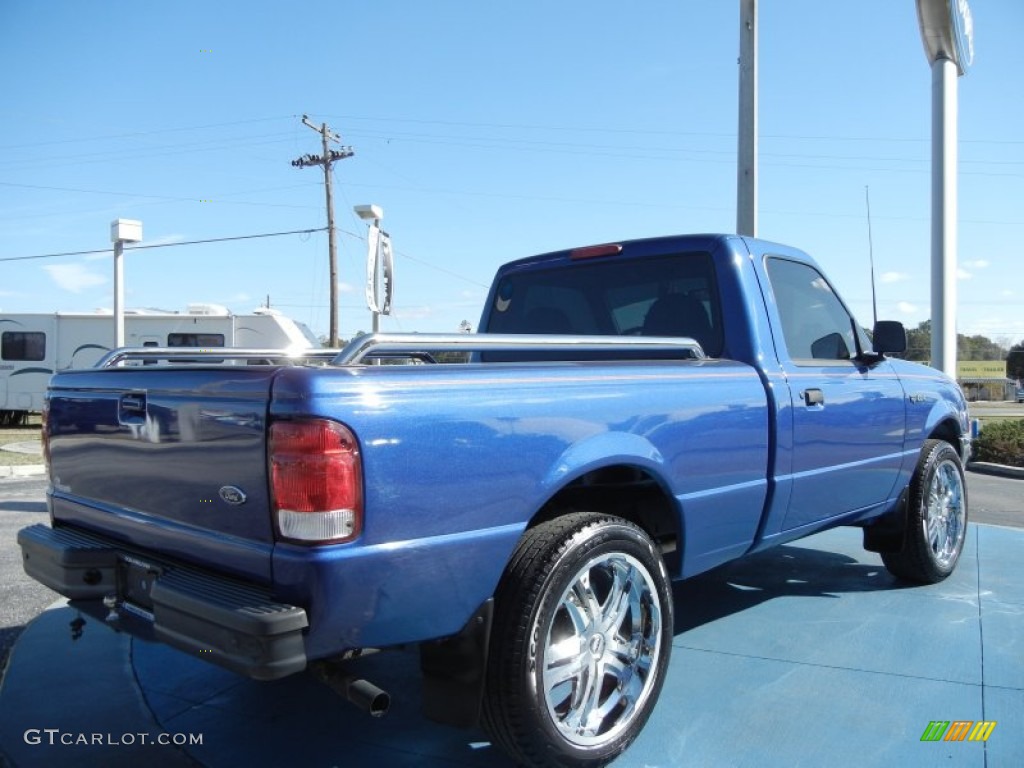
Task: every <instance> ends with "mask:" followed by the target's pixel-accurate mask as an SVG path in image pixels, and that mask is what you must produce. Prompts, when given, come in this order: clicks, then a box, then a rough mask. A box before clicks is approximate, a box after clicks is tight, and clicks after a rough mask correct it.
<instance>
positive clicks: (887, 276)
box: [879, 272, 910, 283]
mask: <svg viewBox="0 0 1024 768" xmlns="http://www.w3.org/2000/svg"><path fill="white" fill-rule="evenodd" d="M909 279H910V275H907V274H904V273H903V272H883V273H882V276H881V277H880V278H879V280H880V281H881V282H883V283H902V282H903V281H904V280H909Z"/></svg>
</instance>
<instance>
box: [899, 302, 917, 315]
mask: <svg viewBox="0 0 1024 768" xmlns="http://www.w3.org/2000/svg"><path fill="white" fill-rule="evenodd" d="M896 308H897V309H898V310H899V311H900V312H902V313H903V314H904V315H912V314H914V313H915V312H917V305H916V304H911V303H910V302H909V301H901V302H899V303H898V304H897V305H896Z"/></svg>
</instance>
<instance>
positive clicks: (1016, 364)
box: [1006, 340, 1024, 381]
mask: <svg viewBox="0 0 1024 768" xmlns="http://www.w3.org/2000/svg"><path fill="white" fill-rule="evenodd" d="M1006 375H1007V377H1009V378H1011V379H1017V380H1018V381H1020V380H1022V379H1024V340H1021V341H1020V342H1018V343H1017V344H1014V345H1013V346H1012V347H1010V351H1009V352H1008V353H1007V354H1006Z"/></svg>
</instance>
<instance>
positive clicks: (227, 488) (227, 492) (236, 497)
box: [219, 485, 248, 506]
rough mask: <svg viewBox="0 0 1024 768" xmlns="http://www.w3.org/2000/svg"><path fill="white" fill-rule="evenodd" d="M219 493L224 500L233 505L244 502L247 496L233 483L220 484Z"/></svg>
mask: <svg viewBox="0 0 1024 768" xmlns="http://www.w3.org/2000/svg"><path fill="white" fill-rule="evenodd" d="M219 493H220V497H221V498H222V499H224V501H226V502H227V503H228V504H234V505H235V506H237V505H239V504H245V500H246V498H248V497H247V496H246V495H245V492H244V491H243V490H242V489H241V488H236V487H235V486H233V485H224V486H221V489H220V491H219Z"/></svg>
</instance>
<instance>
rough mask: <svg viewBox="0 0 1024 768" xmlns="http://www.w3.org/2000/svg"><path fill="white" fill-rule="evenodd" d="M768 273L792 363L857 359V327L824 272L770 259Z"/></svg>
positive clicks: (781, 260) (805, 265)
mask: <svg viewBox="0 0 1024 768" xmlns="http://www.w3.org/2000/svg"><path fill="white" fill-rule="evenodd" d="M766 269H767V271H768V279H769V280H770V281H771V285H772V292H773V293H774V294H775V301H776V303H777V304H778V308H779V317H780V318H781V320H782V335H783V338H784V339H785V341H786V348H787V349H788V350H789V357H790V359H792V360H794V361H796V362H801V361H827V360H849V359H851V358H853V357H855V356H856V355H857V346H858V345H857V341H858V340H857V337H856V336H855V335H854V334H855V333H857V324H856V322H855V321H854V319H853V318H852V317H851V316H850V313H849V312H847V311H846V307H844V306H843V304H842V302H841V301H839V297H838V296H836V294H835V293H833V291H832V286H830V285H829V284H828V281H827V280H825V278H824V276H823V275H822V274H821V273H820V272H818V271H817V270H816V269H814V268H813V267H810V266H808V265H807V264H801V263H799V262H795V261H789V260H787V259H781V258H769V259H768V261H767V264H766ZM861 343H862V344H864V340H863V339H861ZM864 346H865V348H866V344H864Z"/></svg>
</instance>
